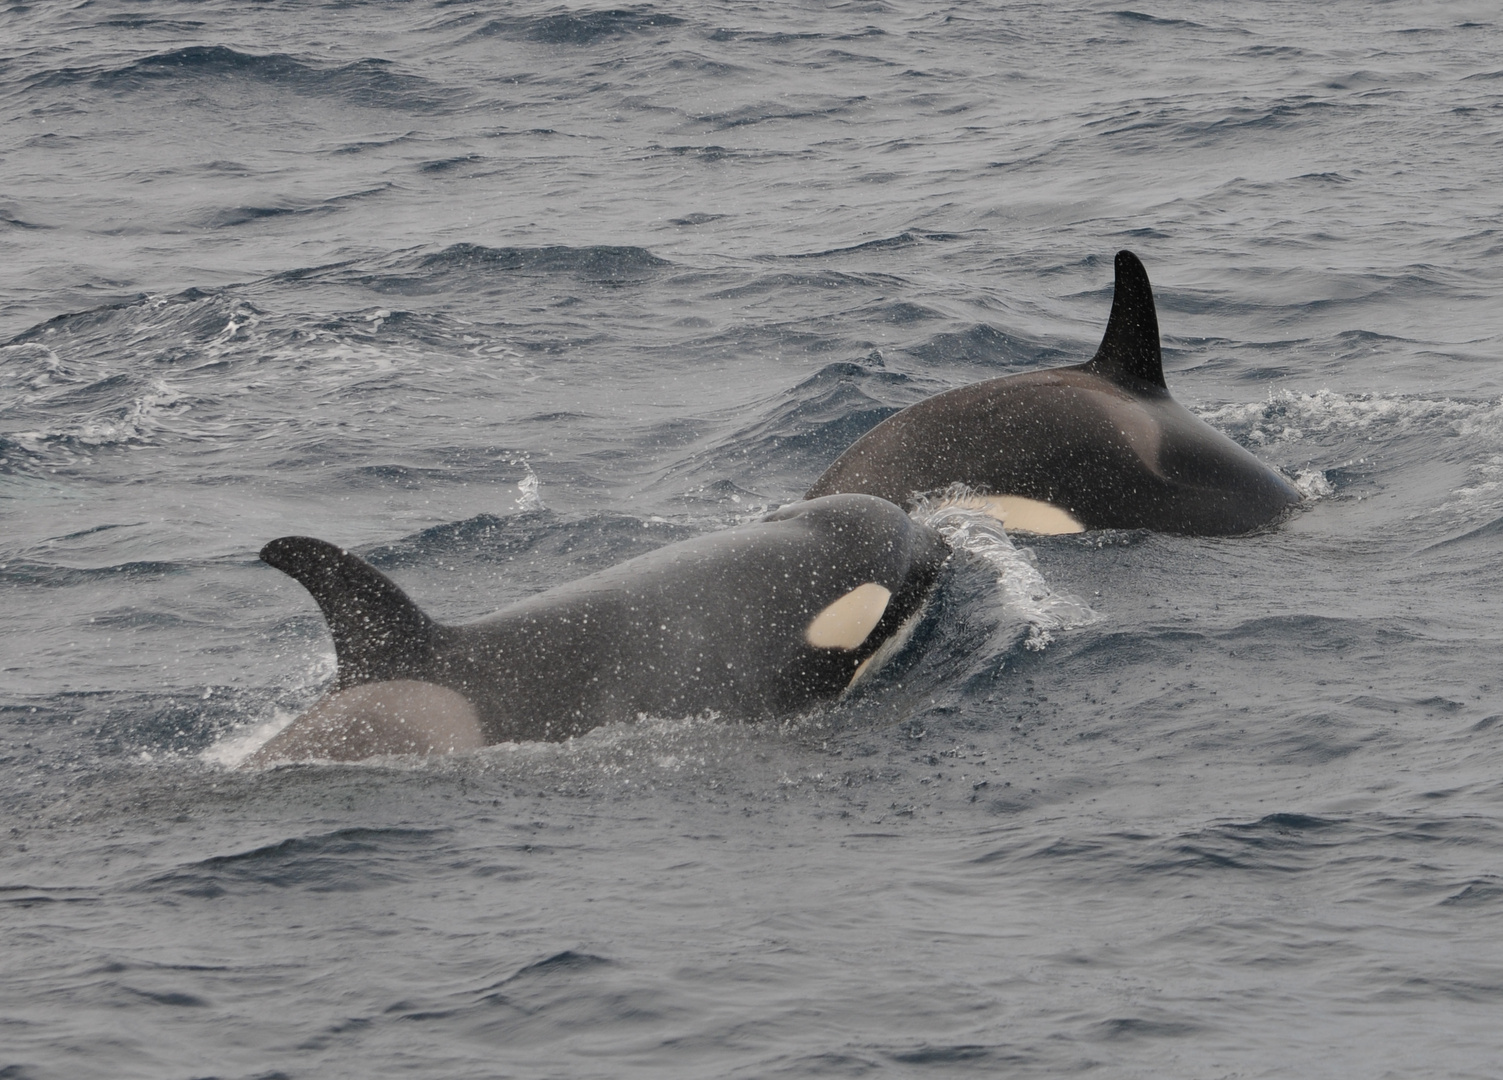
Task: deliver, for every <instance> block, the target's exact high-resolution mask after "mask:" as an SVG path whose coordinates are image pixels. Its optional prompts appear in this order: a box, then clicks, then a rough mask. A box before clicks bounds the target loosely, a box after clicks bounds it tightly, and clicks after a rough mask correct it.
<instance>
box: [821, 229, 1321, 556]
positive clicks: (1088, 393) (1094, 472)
mask: <svg viewBox="0 0 1503 1080" xmlns="http://www.w3.org/2000/svg"><path fill="white" fill-rule="evenodd" d="M1115 269H1116V285H1115V292H1114V295H1113V297H1112V310H1111V315H1110V317H1109V318H1108V320H1107V325H1106V333H1105V334H1104V335H1103V337H1102V339H1101V346H1100V348H1098V349H1097V350H1096V354H1095V355H1094V356H1093V357H1092V358H1091V359H1090V360H1088V361H1087V362H1086V363H1084V364H1079V365H1072V366H1069V367H1059V368H1052V369H1049V370H1047V371H1037V372H1027V373H1024V374H1018V375H1006V376H1003V377H1001V378H997V379H991V380H988V381H986V382H980V383H975V384H973V385H971V386H963V387H959V388H958V389H955V390H949V391H946V392H945V393H942V394H937V395H935V396H934V397H931V398H927V399H925V400H924V401H920V402H919V403H917V404H916V405H911V406H909V407H908V408H906V409H904V410H902V411H901V412H898V413H895V414H894V415H892V416H889V417H888V418H887V419H886V420H883V421H882V422H881V423H880V424H878V425H877V426H876V427H874V428H872V429H871V430H870V431H868V432H867V433H866V434H865V435H863V436H862V437H861V438H860V439H858V440H856V442H854V443H853V444H851V446H850V447H849V448H848V449H847V450H846V451H845V453H843V454H841V455H840V457H839V458H838V459H836V461H835V462H834V464H832V465H831V466H830V467H829V468H828V469H826V470H825V472H824V474H823V475H822V476H820V478H819V479H818V480H816V481H815V482H814V485H813V486H812V487H811V488H809V490H808V492H807V494H806V495H805V496H804V497H805V498H809V499H813V498H819V497H821V496H825V495H830V494H833V493H835V492H863V493H866V494H869V495H877V496H880V497H881V498H884V499H888V500H891V501H892V502H895V503H898V504H900V505H904V504H910V505H911V503H912V501H913V499H914V497H915V496H916V495H919V494H922V493H927V492H939V491H943V490H944V489H946V488H949V487H951V486H952V485H963V486H964V488H966V489H969V490H970V491H971V492H974V493H975V494H973V495H969V496H967V501H970V502H973V503H974V504H975V505H977V506H978V507H980V508H982V509H985V510H987V511H988V512H989V513H991V514H993V515H994V516H996V517H999V518H1001V519H1002V522H1003V524H1004V525H1005V526H1007V527H1009V528H1018V529H1023V530H1025V531H1029V532H1038V533H1066V532H1081V531H1084V530H1086V529H1152V530H1155V531H1158V532H1166V533H1179V534H1183V535H1190V536H1216V535H1233V534H1237V533H1245V532H1250V531H1252V530H1254V529H1258V528H1261V527H1263V526H1266V525H1269V524H1272V523H1273V522H1276V521H1278V520H1279V519H1280V518H1281V517H1282V516H1283V515H1284V514H1285V513H1286V512H1287V511H1288V510H1289V509H1290V508H1291V507H1293V506H1295V505H1297V504H1298V503H1299V502H1300V501H1301V495H1300V493H1299V492H1298V491H1297V490H1296V489H1295V488H1294V487H1293V486H1292V485H1291V484H1290V483H1289V481H1287V480H1286V479H1285V478H1284V477H1283V476H1281V475H1280V474H1279V473H1278V472H1276V471H1275V470H1274V469H1272V468H1270V467H1269V466H1268V465H1265V464H1264V463H1263V462H1261V461H1259V460H1258V459H1257V458H1256V457H1254V456H1253V455H1252V454H1251V453H1249V452H1248V451H1247V450H1245V449H1243V448H1242V447H1241V446H1238V445H1237V444H1236V443H1234V442H1233V441H1232V440H1231V439H1229V438H1227V437H1226V436H1225V435H1223V434H1222V433H1221V432H1219V431H1217V430H1216V429H1215V428H1213V427H1211V426H1210V425H1209V424H1207V423H1205V422H1204V421H1202V420H1200V419H1199V418H1197V417H1195V416H1194V415H1192V414H1191V413H1190V412H1189V411H1188V410H1187V409H1185V408H1184V407H1183V406H1182V405H1180V404H1179V403H1178V402H1177V401H1175V400H1174V399H1173V398H1172V397H1170V396H1169V388H1168V385H1167V384H1166V383H1165V382H1164V366H1163V357H1162V353H1161V351H1160V346H1159V324H1158V314H1157V312H1156V310H1155V308H1154V302H1153V288H1152V286H1151V285H1150V284H1149V281H1148V273H1147V271H1146V270H1144V268H1143V264H1142V263H1141V262H1140V261H1139V260H1138V257H1137V256H1136V255H1134V254H1133V253H1132V252H1130V251H1120V252H1118V253H1117V258H1116V267H1115Z"/></svg>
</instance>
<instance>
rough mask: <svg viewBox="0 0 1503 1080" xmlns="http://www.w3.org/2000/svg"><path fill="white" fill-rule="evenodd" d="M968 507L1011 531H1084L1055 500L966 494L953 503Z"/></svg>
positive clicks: (1058, 533)
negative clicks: (1053, 501) (1049, 501)
mask: <svg viewBox="0 0 1503 1080" xmlns="http://www.w3.org/2000/svg"><path fill="white" fill-rule="evenodd" d="M950 505H951V506H959V507H961V508H963V509H966V510H980V511H981V512H982V513H983V514H987V515H988V516H990V517H994V518H996V519H997V520H998V521H1000V522H1001V523H1002V527H1003V528H1004V529H1006V530H1007V531H1008V532H1028V533H1038V534H1040V535H1041V536H1059V535H1061V534H1062V533H1078V532H1085V526H1084V525H1082V524H1081V523H1080V522H1078V521H1076V520H1075V519H1074V518H1073V517H1071V516H1070V515H1069V514H1068V513H1066V512H1065V511H1063V510H1061V509H1060V508H1059V507H1057V506H1055V505H1054V504H1053V503H1046V502H1039V500H1037V499H1025V498H1024V497H1023V496H1021V495H963V496H961V497H960V498H958V499H956V500H954V501H953V502H952V503H950Z"/></svg>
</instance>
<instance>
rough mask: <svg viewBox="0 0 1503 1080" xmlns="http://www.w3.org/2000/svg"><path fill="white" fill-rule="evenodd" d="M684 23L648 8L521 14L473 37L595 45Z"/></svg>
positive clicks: (493, 22)
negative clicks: (496, 36)
mask: <svg viewBox="0 0 1503 1080" xmlns="http://www.w3.org/2000/svg"><path fill="white" fill-rule="evenodd" d="M683 23H684V20H683V19H682V18H680V17H679V16H677V15H670V14H669V13H668V12H666V11H659V10H657V9H655V8H653V7H650V6H648V5H645V4H644V5H640V6H637V7H629V8H606V9H601V10H588V9H584V10H576V11H561V12H558V13H556V14H552V15H518V16H511V17H506V18H499V19H491V20H490V21H488V22H487V23H486V24H485V25H484V26H482V27H481V28H480V29H478V30H476V31H474V32H473V34H472V35H471V37H480V38H484V37H491V36H494V35H501V36H505V37H517V38H522V39H525V40H527V41H536V42H541V43H542V44H544V45H593V44H595V43H596V42H598V41H600V40H601V39H604V38H616V37H624V36H626V35H639V34H648V33H652V32H655V31H658V30H664V29H667V28H668V27H672V26H682V25H683Z"/></svg>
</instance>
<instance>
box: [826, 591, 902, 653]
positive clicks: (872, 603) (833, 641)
mask: <svg viewBox="0 0 1503 1080" xmlns="http://www.w3.org/2000/svg"><path fill="white" fill-rule="evenodd" d="M891 599H892V591H891V590H889V589H887V588H884V587H883V586H881V585H878V584H877V583H876V582H875V581H868V582H867V583H866V584H865V585H857V586H856V587H855V588H854V589H852V590H851V591H850V592H848V593H846V594H845V595H844V596H842V597H841V598H840V599H839V600H836V601H835V602H834V603H833V604H831V605H830V606H829V607H827V608H825V609H824V610H823V611H821V612H820V613H819V614H818V615H816V616H814V620H813V621H812V622H810V623H809V628H808V629H807V630H805V631H804V640H805V641H807V642H808V643H809V644H810V645H813V646H814V647H815V648H816V649H854V648H856V647H857V646H859V645H860V644H861V643H862V642H863V641H865V640H866V636H867V635H868V634H870V633H871V632H872V631H873V630H874V629H876V626H877V624H878V623H879V622H881V621H882V615H883V613H884V612H886V611H887V602H888V601H889V600H891Z"/></svg>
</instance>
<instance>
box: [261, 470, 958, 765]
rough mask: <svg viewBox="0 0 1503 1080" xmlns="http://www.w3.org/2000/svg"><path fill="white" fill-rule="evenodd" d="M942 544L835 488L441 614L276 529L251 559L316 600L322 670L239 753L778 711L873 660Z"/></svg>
mask: <svg viewBox="0 0 1503 1080" xmlns="http://www.w3.org/2000/svg"><path fill="white" fill-rule="evenodd" d="M948 556H949V549H948V547H946V545H945V543H944V541H943V540H942V539H941V538H940V537H939V535H938V533H936V532H935V531H934V530H933V529H931V528H929V527H928V526H926V525H922V524H920V523H918V522H916V521H914V520H912V519H911V518H910V517H909V516H908V515H907V514H906V513H904V512H903V511H902V510H901V509H899V508H898V507H897V506H894V505H893V504H892V503H890V502H887V501H885V500H882V499H878V498H874V497H872V496H868V495H837V496H830V497H827V498H821V499H816V500H812V501H806V502H799V503H794V504H791V505H789V506H786V507H784V508H782V509H780V510H777V511H775V512H773V513H771V514H768V515H767V516H765V517H763V518H762V519H761V520H759V521H756V522H752V523H750V524H747V525H742V526H738V527H735V528H731V529H726V530H723V531H721V532H716V533H711V534H708V535H706V536H701V537H697V538H694V539H691V540H686V541H682V542H680V543H676V544H670V545H668V546H666V547H663V548H659V549H658V550H656V551H652V552H649V553H647V554H645V555H641V556H639V557H637V558H635V559H631V560H629V561H627V562H624V563H621V564H619V565H617V566H615V567H612V568H610V569H608V570H605V571H602V572H600V573H596V574H592V575H590V576H589V577H585V578H582V579H580V580H578V581H574V582H571V583H569V584H566V585H562V586H559V587H557V588H553V589H549V590H547V591H545V592H543V593H540V594H538V595H536V596H533V597H530V598H528V599H525V600H522V601H520V602H518V603H514V604H511V605H509V606H507V607H505V608H503V609H502V610H501V611H499V612H498V613H496V614H495V615H493V616H491V617H489V618H487V619H484V620H482V621H480V622H476V623H470V624H465V625H458V626H445V625H441V624H439V623H437V622H435V621H434V620H433V619H431V618H429V617H428V616H427V615H426V614H425V613H424V612H423V611H422V610H421V609H420V608H419V607H418V606H417V605H416V604H414V603H413V602H412V601H411V600H410V599H408V597H407V596H406V595H405V594H404V593H403V592H402V590H401V589H400V588H398V587H397V585H396V584H395V583H394V582H392V581H391V580H390V579H389V578H387V577H386V576H385V575H384V574H382V573H381V572H380V571H378V570H376V569H375V568H374V567H372V566H371V565H370V564H368V563H366V562H365V561H363V560H362V559H360V558H358V557H357V556H355V555H352V554H350V553H349V552H347V551H344V550H342V549H340V548H338V547H336V546H335V545H333V544H330V543H326V542H325V541H322V540H316V539H313V538H311V537H300V536H289V537H282V538H280V539H277V540H273V541H271V542H270V543H269V544H267V545H266V546H265V547H264V548H263V549H262V551H261V558H262V560H264V561H265V562H267V563H268V564H270V565H271V566H274V567H276V568H277V569H279V570H282V571H283V572H285V573H287V574H289V575H291V576H292V577H293V578H295V579H296V580H297V581H298V582H300V583H301V584H302V585H303V586H304V587H305V588H306V589H307V590H308V592H309V593H310V594H311V595H312V597H313V599H314V600H315V601H316V602H317V603H318V606H319V608H320V609H321V610H322V612H323V615H324V618H325V621H326V622H327V624H328V627H329V630H330V633H331V634H332V636H333V639H334V650H335V654H336V658H337V661H338V674H337V676H336V679H335V683H334V687H333V690H332V692H331V693H329V694H328V695H327V696H326V697H325V698H324V699H323V700H321V701H320V702H318V703H317V704H316V705H315V706H314V707H313V708H312V709H310V710H309V711H308V712H306V713H304V714H303V715H302V716H301V717H299V718H298V719H296V720H294V721H293V722H292V724H290V725H289V726H288V727H287V728H285V729H283V730H282V731H281V732H279V733H278V734H277V735H275V736H274V737H273V738H272V739H270V740H269V741H268V742H267V743H266V744H265V745H264V746H262V747H261V748H260V749H259V750H258V751H256V753H255V754H253V755H251V756H250V757H249V758H248V759H247V760H246V762H245V763H246V764H248V765H264V764H270V763H273V762H278V761H290V760H306V759H314V758H317V759H334V760H357V759H359V758H365V757H371V756H375V755H380V754H393V753H435V752H447V751H450V750H463V749H470V748H474V747H478V746H483V745H487V744H491V743H496V742H502V741H509V740H524V739H528V740H562V739H566V738H569V737H570V736H573V735H577V734H580V733H582V732H584V731H587V730H589V729H591V728H593V727H596V726H599V725H601V724H605V723H609V722H612V721H620V720H631V719H633V718H635V717H636V716H638V715H639V714H642V713H647V714H652V715H657V716H668V717H676V716H684V715H693V714H698V713H700V712H703V711H705V710H714V711H715V712H717V713H719V714H720V715H722V716H724V717H727V718H745V719H760V718H763V717H766V716H770V715H775V714H786V713H789V712H794V711H797V710H799V709H803V708H806V707H808V706H810V705H813V704H815V703H816V702H818V701H821V700H827V699H831V698H834V697H836V696H838V695H839V694H840V693H841V692H842V691H843V690H845V688H846V687H847V686H849V685H851V684H852V683H853V682H854V681H855V680H856V679H857V678H858V677H860V675H862V674H863V673H864V672H865V671H866V670H868V669H869V668H870V667H871V666H873V664H872V662H873V661H874V660H875V661H876V662H877V663H880V662H881V659H882V656H883V655H885V654H886V653H887V652H889V651H891V647H892V644H893V642H894V641H896V640H898V639H901V637H902V635H903V631H904V630H905V629H906V628H909V627H911V626H912V622H913V621H914V620H915V617H916V615H917V614H918V612H919V611H920V610H921V609H922V606H923V604H924V602H925V600H926V598H927V596H928V594H929V591H930V589H931V587H932V586H933V585H934V582H935V580H936V578H937V576H938V574H939V571H940V568H941V566H942V565H943V564H944V562H945V560H946V559H947V558H948ZM884 646H886V648H884ZM879 653H880V655H879Z"/></svg>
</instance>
